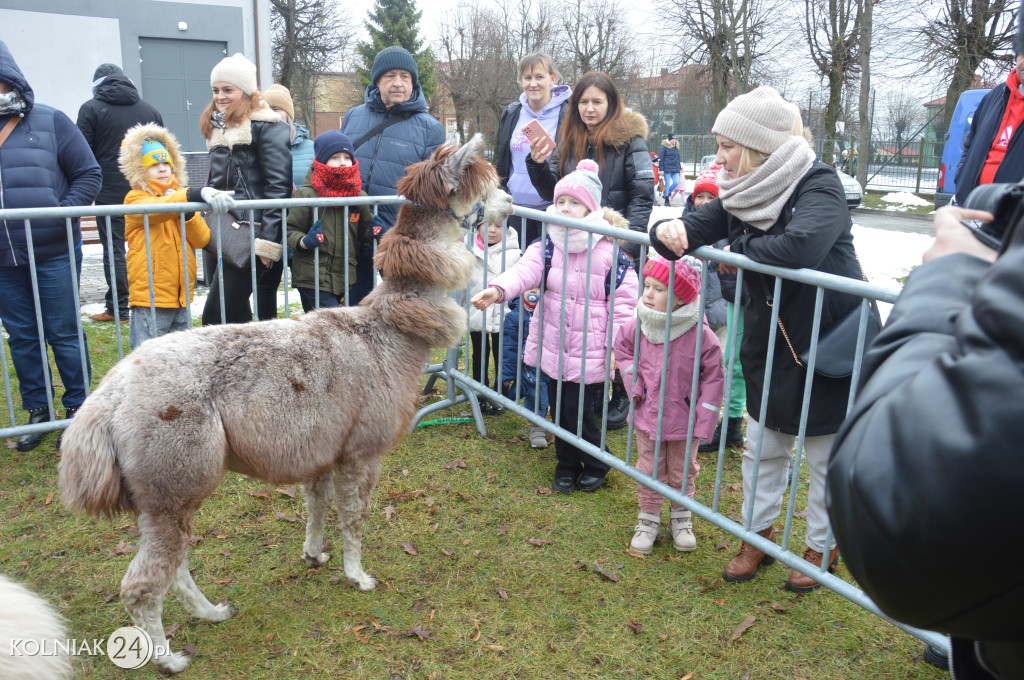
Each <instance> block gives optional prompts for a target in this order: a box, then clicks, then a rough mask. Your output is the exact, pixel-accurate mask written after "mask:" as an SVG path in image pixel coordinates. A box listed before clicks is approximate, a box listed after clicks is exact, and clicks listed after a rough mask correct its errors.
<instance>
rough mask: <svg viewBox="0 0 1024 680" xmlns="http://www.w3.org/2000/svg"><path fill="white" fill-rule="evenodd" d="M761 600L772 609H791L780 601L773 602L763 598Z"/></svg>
mask: <svg viewBox="0 0 1024 680" xmlns="http://www.w3.org/2000/svg"><path fill="white" fill-rule="evenodd" d="M761 602H764V603H766V604H767V605H768V606H769V607H771V608H772V609H774V610H775V611H777V612H788V611H789V609H788V608H787V607H783V606H782V605H781V604H779V603H778V602H773V601H771V600H761Z"/></svg>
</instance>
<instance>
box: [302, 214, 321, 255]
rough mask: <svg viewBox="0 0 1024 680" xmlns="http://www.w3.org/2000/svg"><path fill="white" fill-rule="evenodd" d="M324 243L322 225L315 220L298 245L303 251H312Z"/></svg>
mask: <svg viewBox="0 0 1024 680" xmlns="http://www.w3.org/2000/svg"><path fill="white" fill-rule="evenodd" d="M323 242H324V225H323V224H322V223H321V222H320V220H317V221H316V222H314V223H313V226H312V227H310V228H309V231H307V232H306V235H305V236H303V237H302V240H301V241H299V245H300V246H302V249H303V250H313V249H314V248H319V247H320V244H322V243H323Z"/></svg>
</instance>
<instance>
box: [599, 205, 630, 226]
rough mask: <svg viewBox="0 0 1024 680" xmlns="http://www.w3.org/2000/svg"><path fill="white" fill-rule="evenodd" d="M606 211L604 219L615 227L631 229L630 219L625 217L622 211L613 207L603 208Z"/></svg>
mask: <svg viewBox="0 0 1024 680" xmlns="http://www.w3.org/2000/svg"><path fill="white" fill-rule="evenodd" d="M601 210H603V211H604V219H605V220H606V221H607V222H608V224H610V225H612V226H613V227H620V228H622V229H629V220H627V219H626V218H625V217H623V215H622V213H620V212H619V211H618V210H613V209H612V208H601Z"/></svg>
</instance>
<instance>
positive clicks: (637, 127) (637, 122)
mask: <svg viewBox="0 0 1024 680" xmlns="http://www.w3.org/2000/svg"><path fill="white" fill-rule="evenodd" d="M634 137H640V138H641V139H647V120H646V119H645V118H644V117H643V116H642V115H640V114H639V113H637V112H636V111H624V112H623V113H622V115H621V116H620V117H619V119H618V120H616V121H615V122H613V123H611V124H610V125H609V126H608V129H607V130H606V131H605V135H604V141H605V144H608V145H609V146H613V147H615V148H616V149H618V148H619V147H621V146H622V145H624V144H625V143H626V142H628V141H629V140H631V139H633V138H634Z"/></svg>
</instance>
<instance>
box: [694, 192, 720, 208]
mask: <svg viewBox="0 0 1024 680" xmlns="http://www.w3.org/2000/svg"><path fill="white" fill-rule="evenodd" d="M714 198H715V195H714V194H713V193H711V192H710V191H702V192H700V193H699V194H697V195H696V196H694V197H693V207H694V209H697V208H699V207H701V206H702V205H704V204H705V203H707V202H708V201H710V200H712V199H714Z"/></svg>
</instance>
